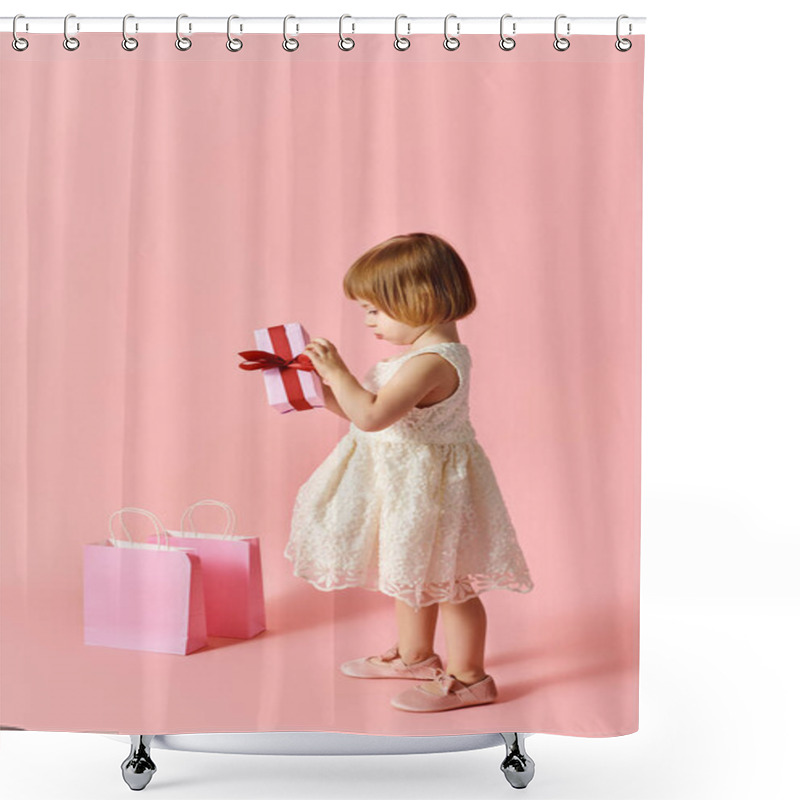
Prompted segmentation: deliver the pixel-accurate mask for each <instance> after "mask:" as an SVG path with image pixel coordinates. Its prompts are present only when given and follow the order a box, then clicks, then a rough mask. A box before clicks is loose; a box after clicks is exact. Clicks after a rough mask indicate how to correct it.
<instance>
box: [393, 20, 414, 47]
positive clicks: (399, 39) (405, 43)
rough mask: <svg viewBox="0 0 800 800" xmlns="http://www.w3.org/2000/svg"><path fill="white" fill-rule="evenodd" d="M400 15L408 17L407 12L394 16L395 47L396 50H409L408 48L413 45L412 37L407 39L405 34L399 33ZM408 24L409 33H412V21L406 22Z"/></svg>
mask: <svg viewBox="0 0 800 800" xmlns="http://www.w3.org/2000/svg"><path fill="white" fill-rule="evenodd" d="M400 17H403V18H404V19H408V17H407V16H406V15H405V14H398V15H397V16H396V17H395V18H394V48H395V50H408V48H409V47H411V39H406V38H405V36H400V35H399V34H398V33H397V23H398V22H399V20H400ZM406 25H407V26H408V33H411V23H410V22H406Z"/></svg>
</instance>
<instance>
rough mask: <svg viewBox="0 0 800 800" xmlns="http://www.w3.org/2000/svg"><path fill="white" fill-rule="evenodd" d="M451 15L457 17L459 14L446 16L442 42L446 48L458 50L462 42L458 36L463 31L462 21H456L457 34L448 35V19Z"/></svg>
mask: <svg viewBox="0 0 800 800" xmlns="http://www.w3.org/2000/svg"><path fill="white" fill-rule="evenodd" d="M450 17H457V15H456V14H448V15H447V16H446V17H445V18H444V42H442V44H443V45H444V49H445V50H458V48H459V47H460V46H461V42H460V41H459V40H458V39H457V38H456V36H457V35H458V34H459V32H460V31H461V23H460V22H456V36H448V35H447V20H449V19H450Z"/></svg>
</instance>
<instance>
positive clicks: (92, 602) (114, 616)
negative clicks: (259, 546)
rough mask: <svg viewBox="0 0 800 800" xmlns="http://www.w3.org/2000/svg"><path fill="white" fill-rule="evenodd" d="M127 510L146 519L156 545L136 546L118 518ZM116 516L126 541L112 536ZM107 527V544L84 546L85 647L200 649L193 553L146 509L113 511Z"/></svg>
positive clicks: (198, 577) (200, 597)
mask: <svg viewBox="0 0 800 800" xmlns="http://www.w3.org/2000/svg"><path fill="white" fill-rule="evenodd" d="M125 511H135V512H139V513H142V514H145V515H146V516H148V517H149V518H150V519H151V520H152V521H153V522H154V524H155V525H156V530H157V531H158V533H157V534H156V537H155V538H156V540H157V542H158V543H157V544H150V543H144V542H134V541H133V540H132V539H131V535H130V533H129V532H128V529H127V528H126V527H125V522H124V521H123V520H122V516H121V515H122V513H123V512H125ZM117 515H120V522H121V523H122V529H123V530H124V531H125V534H126V535H127V540H121V539H116V538H115V537H114V531H113V527H112V522H113V519H114V517H115V516H117ZM108 527H109V531H110V534H111V535H110V538H109V539H108V540H106V541H105V542H96V543H93V544H86V545H84V550H83V626H84V634H83V635H84V639H83V641H84V644H88V645H103V646H105V647H121V648H126V649H130V650H151V651H154V652H159V653H177V654H180V655H186V654H188V653H192V652H194V651H195V650H198V649H200V648H201V647H204V646H205V645H206V644H207V632H206V614H205V600H204V594H203V573H202V570H201V566H200V558H199V557H198V555H197V553H196V552H194V551H193V550H191V549H190V548H188V547H185V546H175V545H174V544H171V543H169V540H168V537H167V536H166V533H165V532H164V529H163V527H162V525H161V523H160V522H159V520H158V518H157V517H156V516H155V515H154V514H151V513H150V512H149V511H145V510H144V509H140V508H122V509H120V510H119V511H115V512H114V513H113V514H112V515H111V517H110V519H109V522H108ZM162 536H163V542H162Z"/></svg>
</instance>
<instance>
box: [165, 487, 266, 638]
mask: <svg viewBox="0 0 800 800" xmlns="http://www.w3.org/2000/svg"><path fill="white" fill-rule="evenodd" d="M200 505H216V506H220V507H221V508H223V509H224V510H225V513H226V515H227V517H228V520H227V524H226V526H225V531H224V532H223V533H196V532H195V525H194V520H193V519H192V512H193V510H194V509H195V508H196V507H197V506H200ZM187 524H188V527H189V530H186V527H187ZM235 528H236V517H235V515H234V513H233V509H232V508H231V507H230V506H229V505H228V504H227V503H222V502H220V501H219V500H198V501H197V502H196V503H192V505H190V506H188V508H187V509H186V510H185V511H184V512H183V516H182V517H181V529H180V531H169V530H168V531H167V534H168V538H169V541H170V542H171V543H172V544H175V545H178V546H182V547H191V548H193V549H194V550H196V552H197V554H198V556H199V557H200V563H201V564H202V565H203V587H204V589H205V595H206V622H207V625H208V634H209V636H228V637H230V638H234V639H250V638H252V637H253V636H255V635H256V634H259V633H261V631H263V630H265V629H266V627H267V625H266V616H265V610H264V587H263V579H262V575H261V540H260V539H259V538H258V536H234V535H233V531H234V530H235ZM153 538H154V537H153V536H151V537H150V540H152V539H153Z"/></svg>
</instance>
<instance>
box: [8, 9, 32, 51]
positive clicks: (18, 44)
mask: <svg viewBox="0 0 800 800" xmlns="http://www.w3.org/2000/svg"><path fill="white" fill-rule="evenodd" d="M20 17H22V18H23V19H25V15H24V14H17V16H16V17H14V21H13V22H12V23H11V35H12V37H13V38H12V39H11V46H12V47H13V48H14V49H15V50H17V51H18V52H22V51H23V50H27V49H28V40H27V39H22V38H20V37H19V36H17V20H18V19H19V18H20Z"/></svg>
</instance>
